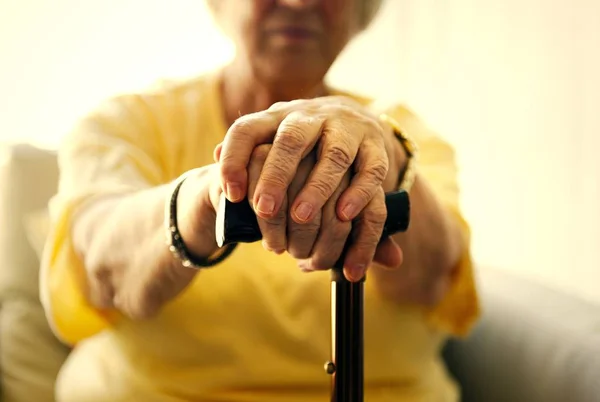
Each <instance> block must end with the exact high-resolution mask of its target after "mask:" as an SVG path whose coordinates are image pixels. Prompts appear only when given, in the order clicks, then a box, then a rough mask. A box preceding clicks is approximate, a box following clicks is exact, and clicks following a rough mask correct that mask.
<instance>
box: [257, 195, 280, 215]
mask: <svg viewBox="0 0 600 402" xmlns="http://www.w3.org/2000/svg"><path fill="white" fill-rule="evenodd" d="M256 210H257V211H258V212H260V213H261V214H267V215H270V214H272V213H273V210H275V199H274V198H273V197H272V196H271V195H269V194H261V195H260V196H259V197H258V204H257V205H256Z"/></svg>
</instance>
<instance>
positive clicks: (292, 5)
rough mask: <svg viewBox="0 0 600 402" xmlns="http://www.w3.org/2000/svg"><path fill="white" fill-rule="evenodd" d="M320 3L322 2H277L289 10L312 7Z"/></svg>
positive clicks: (311, 0) (314, 0)
mask: <svg viewBox="0 0 600 402" xmlns="http://www.w3.org/2000/svg"><path fill="white" fill-rule="evenodd" d="M322 1H323V0H277V2H278V3H279V4H280V5H282V6H285V7H289V8H295V9H297V10H302V9H306V8H310V7H314V6H316V5H317V4H318V3H321V2H322Z"/></svg>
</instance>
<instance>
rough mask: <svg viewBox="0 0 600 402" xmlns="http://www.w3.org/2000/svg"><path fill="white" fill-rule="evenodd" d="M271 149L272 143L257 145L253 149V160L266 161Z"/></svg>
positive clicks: (255, 161)
mask: <svg viewBox="0 0 600 402" xmlns="http://www.w3.org/2000/svg"><path fill="white" fill-rule="evenodd" d="M270 150H271V145H270V144H263V145H259V146H257V147H255V148H254V149H253V150H252V162H254V163H257V162H262V164H264V162H265V161H266V160H267V156H268V155H269V151H270Z"/></svg>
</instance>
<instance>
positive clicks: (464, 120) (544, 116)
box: [0, 0, 600, 302]
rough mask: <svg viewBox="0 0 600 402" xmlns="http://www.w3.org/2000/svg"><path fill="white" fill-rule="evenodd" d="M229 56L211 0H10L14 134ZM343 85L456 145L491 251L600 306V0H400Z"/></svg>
mask: <svg viewBox="0 0 600 402" xmlns="http://www.w3.org/2000/svg"><path fill="white" fill-rule="evenodd" d="M231 54H232V48H231V47H230V46H229V44H228V43H227V42H226V41H225V40H224V39H223V38H222V37H221V36H220V35H219V34H218V32H217V31H216V30H215V28H214V26H213V24H212V22H211V20H210V18H209V17H208V15H207V14H206V10H205V8H204V5H203V0H168V1H167V0H0V141H10V142H14V141H33V142H35V143H37V144H40V145H43V146H49V147H54V146H56V144H57V143H58V141H59V140H60V137H61V136H62V135H63V134H64V133H65V132H66V131H67V130H68V128H69V126H70V125H71V124H72V122H73V120H74V119H75V118H77V117H78V116H79V115H81V114H83V113H85V112H86V111H88V110H89V109H90V108H91V107H93V106H94V105H95V104H96V103H97V102H98V101H99V100H101V99H102V98H104V97H106V96H109V95H112V94H114V93H115V92H119V91H126V90H129V89H134V88H137V87H140V86H144V85H146V84H148V83H150V82H152V81H153V80H154V79H156V78H159V77H162V76H186V75H192V74H196V73H198V72H199V71H202V70H204V69H207V68H211V67H214V66H216V65H218V64H220V63H222V62H223V61H225V60H227V59H228V58H229V57H230V56H231ZM331 81H332V82H334V83H336V84H339V85H344V86H347V87H349V88H351V89H355V90H358V91H361V92H364V93H367V94H370V95H373V96H379V97H392V98H395V99H399V100H402V101H405V102H407V103H408V104H409V105H410V106H411V107H412V108H413V109H414V110H416V111H417V112H418V113H419V114H420V115H421V116H422V117H423V118H424V119H426V120H427V121H428V122H429V124H430V125H431V126H432V127H434V128H435V129H436V130H438V131H439V132H440V133H441V134H442V135H443V136H444V137H445V138H447V139H448V140H450V141H451V142H452V143H453V144H454V145H455V146H456V148H457V150H458V152H459V162H460V166H461V169H462V170H461V177H460V179H461V184H462V187H463V207H464V209H465V212H466V214H467V217H468V218H469V220H470V222H471V224H472V227H473V231H474V255H475V258H476V259H477V261H478V262H480V263H482V264H487V265H493V266H496V267H499V268H503V269H507V270H511V271H514V272H517V273H518V274H520V275H523V276H526V277H529V278H535V280H538V281H541V282H544V283H546V284H549V285H550V286H553V287H558V288H562V289H564V290H565V291H568V292H571V293H575V294H578V295H580V296H582V297H585V298H587V299H592V300H596V301H598V302H600V190H599V182H600V159H598V158H597V154H598V153H599V152H600V1H598V0H573V1H570V2H566V1H554V0H502V1H497V0H391V1H388V3H387V5H386V7H385V8H384V10H383V13H382V14H381V15H380V18H379V19H378V20H377V21H376V23H375V24H374V26H373V27H372V29H371V30H370V31H369V32H367V33H366V34H365V35H363V36H362V37H361V38H359V39H358V40H357V41H356V42H355V43H354V44H353V46H352V47H351V48H350V49H348V52H346V54H344V55H343V57H342V58H341V59H340V60H339V63H338V64H337V65H336V66H335V68H334V69H333V71H332V74H331Z"/></svg>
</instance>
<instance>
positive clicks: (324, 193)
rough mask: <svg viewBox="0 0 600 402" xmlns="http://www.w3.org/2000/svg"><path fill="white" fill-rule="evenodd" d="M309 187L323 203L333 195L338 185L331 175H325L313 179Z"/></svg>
mask: <svg viewBox="0 0 600 402" xmlns="http://www.w3.org/2000/svg"><path fill="white" fill-rule="evenodd" d="M308 187H309V188H310V189H312V190H313V191H314V192H315V193H316V194H317V196H318V197H319V198H320V202H322V203H323V202H325V201H326V200H327V199H329V197H331V194H333V192H334V191H335V189H336V187H337V186H336V184H335V183H334V182H333V180H331V178H330V177H324V178H318V179H315V180H312V181H311V183H310V184H309V186H308Z"/></svg>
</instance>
